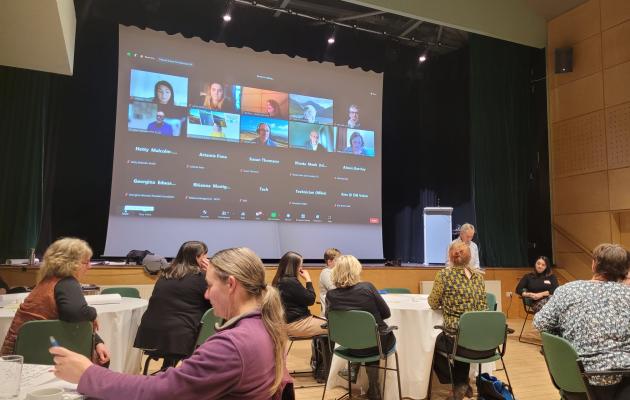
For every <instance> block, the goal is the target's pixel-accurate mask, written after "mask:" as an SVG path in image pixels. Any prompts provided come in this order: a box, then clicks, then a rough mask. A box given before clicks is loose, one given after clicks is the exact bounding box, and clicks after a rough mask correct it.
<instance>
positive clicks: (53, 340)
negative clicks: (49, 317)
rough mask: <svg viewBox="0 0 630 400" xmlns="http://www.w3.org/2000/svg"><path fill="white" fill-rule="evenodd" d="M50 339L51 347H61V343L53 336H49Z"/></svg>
mask: <svg viewBox="0 0 630 400" xmlns="http://www.w3.org/2000/svg"><path fill="white" fill-rule="evenodd" d="M49 339H50V347H59V342H57V339H55V338H54V337H53V336H49Z"/></svg>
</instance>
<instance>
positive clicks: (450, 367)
mask: <svg viewBox="0 0 630 400" xmlns="http://www.w3.org/2000/svg"><path fill="white" fill-rule="evenodd" d="M452 363H454V361H453V360H452V359H451V358H450V357H448V375H449V376H450V377H451V389H453V393H455V379H453V365H452Z"/></svg>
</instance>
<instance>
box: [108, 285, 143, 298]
mask: <svg viewBox="0 0 630 400" xmlns="http://www.w3.org/2000/svg"><path fill="white" fill-rule="evenodd" d="M114 293H118V294H119V295H120V297H132V298H134V299H139V298H140V292H139V291H138V289H136V288H135V287H110V288H107V289H103V290H101V294H114Z"/></svg>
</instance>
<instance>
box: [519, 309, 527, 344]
mask: <svg viewBox="0 0 630 400" xmlns="http://www.w3.org/2000/svg"><path fill="white" fill-rule="evenodd" d="M527 318H529V313H525V320H524V321H523V326H522V327H521V333H520V335H518V341H519V342H522V340H521V338H522V337H523V331H524V330H525V325H526V324H527Z"/></svg>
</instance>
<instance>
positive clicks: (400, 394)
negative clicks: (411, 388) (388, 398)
mask: <svg viewBox="0 0 630 400" xmlns="http://www.w3.org/2000/svg"><path fill="white" fill-rule="evenodd" d="M394 355H395V356H396V379H397V380H398V400H402V390H401V389H400V366H399V365H398V351H395V352H394ZM385 373H387V371H385ZM383 398H385V397H384V396H383Z"/></svg>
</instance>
